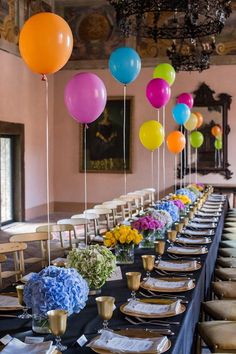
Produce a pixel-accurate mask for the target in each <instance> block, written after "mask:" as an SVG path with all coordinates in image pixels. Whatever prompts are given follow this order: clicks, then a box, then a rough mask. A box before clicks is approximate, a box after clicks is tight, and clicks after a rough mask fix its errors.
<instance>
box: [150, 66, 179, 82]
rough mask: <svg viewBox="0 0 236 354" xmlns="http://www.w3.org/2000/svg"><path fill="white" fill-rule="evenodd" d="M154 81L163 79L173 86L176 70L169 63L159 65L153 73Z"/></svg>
mask: <svg viewBox="0 0 236 354" xmlns="http://www.w3.org/2000/svg"><path fill="white" fill-rule="evenodd" d="M153 78H154V79H163V80H165V81H167V82H168V84H169V85H170V86H171V85H172V84H173V83H174V81H175V69H174V68H173V66H172V65H170V64H168V63H163V64H159V65H157V66H156V67H155V69H154V72H153Z"/></svg>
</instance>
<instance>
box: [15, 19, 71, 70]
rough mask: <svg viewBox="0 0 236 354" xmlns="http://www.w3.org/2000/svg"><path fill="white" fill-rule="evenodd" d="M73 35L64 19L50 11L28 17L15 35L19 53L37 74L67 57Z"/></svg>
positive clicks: (60, 63)
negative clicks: (17, 39)
mask: <svg viewBox="0 0 236 354" xmlns="http://www.w3.org/2000/svg"><path fill="white" fill-rule="evenodd" d="M72 48H73V35H72V32H71V29H70V27H69V25H68V24H67V22H66V21H65V20H64V19H63V18H62V17H60V16H58V15H55V14H53V13H50V12H42V13H39V14H36V15H34V16H32V17H30V18H29V19H28V21H26V23H25V24H24V26H23V28H22V30H21V33H20V38H19V49H20V53H21V56H22V58H23V60H24V61H25V63H26V64H27V65H28V67H29V68H30V69H31V70H32V71H33V72H36V73H38V74H52V73H55V72H56V71H58V70H60V69H61V68H62V67H63V66H64V65H65V64H66V63H67V61H68V60H69V58H70V56H71V52H72Z"/></svg>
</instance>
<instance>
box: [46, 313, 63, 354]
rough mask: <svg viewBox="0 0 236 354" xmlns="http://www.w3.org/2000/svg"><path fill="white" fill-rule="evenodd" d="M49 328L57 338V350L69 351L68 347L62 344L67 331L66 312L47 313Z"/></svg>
mask: <svg viewBox="0 0 236 354" xmlns="http://www.w3.org/2000/svg"><path fill="white" fill-rule="evenodd" d="M47 315H48V320H49V328H50V330H51V332H52V334H54V336H55V341H56V348H57V349H58V350H59V351H61V352H63V351H65V350H66V349H67V346H66V345H62V344H61V336H62V335H63V334H64V333H65V331H66V326H67V317H68V313H67V311H65V310H51V311H48V312H47Z"/></svg>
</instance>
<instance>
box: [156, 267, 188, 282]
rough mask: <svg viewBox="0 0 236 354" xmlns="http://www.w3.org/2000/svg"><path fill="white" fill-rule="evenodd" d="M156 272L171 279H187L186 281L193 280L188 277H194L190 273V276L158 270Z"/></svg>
mask: <svg viewBox="0 0 236 354" xmlns="http://www.w3.org/2000/svg"><path fill="white" fill-rule="evenodd" d="M155 272H156V273H157V274H159V275H161V276H163V277H164V276H166V275H168V276H169V277H186V279H188V280H190V279H191V278H190V277H188V276H187V275H193V273H188V274H185V273H180V272H179V273H173V272H166V271H165V270H161V271H159V270H157V269H155Z"/></svg>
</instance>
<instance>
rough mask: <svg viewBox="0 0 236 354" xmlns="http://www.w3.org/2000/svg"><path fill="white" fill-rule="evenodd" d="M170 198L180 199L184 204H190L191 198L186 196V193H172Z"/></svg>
mask: <svg viewBox="0 0 236 354" xmlns="http://www.w3.org/2000/svg"><path fill="white" fill-rule="evenodd" d="M171 199H172V200H181V202H182V203H184V205H187V204H191V200H190V199H189V197H187V195H180V194H179V195H176V194H174V195H172V196H171Z"/></svg>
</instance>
